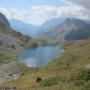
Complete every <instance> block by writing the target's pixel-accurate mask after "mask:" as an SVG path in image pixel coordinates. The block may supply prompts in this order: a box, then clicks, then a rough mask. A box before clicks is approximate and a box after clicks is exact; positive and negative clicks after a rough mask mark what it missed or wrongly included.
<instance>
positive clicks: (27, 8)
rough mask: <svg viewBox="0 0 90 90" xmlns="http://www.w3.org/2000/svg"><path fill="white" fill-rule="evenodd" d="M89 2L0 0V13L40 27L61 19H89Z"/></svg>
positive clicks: (77, 0) (69, 0)
mask: <svg viewBox="0 0 90 90" xmlns="http://www.w3.org/2000/svg"><path fill="white" fill-rule="evenodd" d="M89 9H90V0H0V12H2V13H4V14H5V15H6V16H7V18H8V19H19V20H22V21H24V22H27V23H30V24H34V25H41V24H42V23H44V22H45V21H47V20H50V19H53V18H62V17H77V18H80V19H90V10H89Z"/></svg>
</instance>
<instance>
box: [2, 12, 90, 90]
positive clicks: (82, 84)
mask: <svg viewBox="0 0 90 90" xmlns="http://www.w3.org/2000/svg"><path fill="white" fill-rule="evenodd" d="M12 22H13V23H12ZM11 23H12V26H13V27H12V26H11ZM11 23H9V21H8V19H7V18H6V17H5V15H3V14H2V13H0V90H3V88H13V87H15V88H16V90H89V89H90V23H89V22H87V21H85V20H80V19H77V18H66V19H65V20H61V21H60V19H56V20H55V19H54V20H50V21H48V22H46V23H45V24H43V25H42V26H41V27H39V28H38V29H39V31H38V30H36V28H37V27H35V26H32V25H31V26H30V25H27V24H26V23H23V22H21V21H18V20H16V21H15V20H14V21H11ZM15 23H16V26H17V27H16V26H15V27H14V25H15ZM19 24H20V27H19ZM24 25H25V26H24ZM22 26H23V27H22ZM26 27H27V28H26ZM31 27H32V28H31ZM17 28H20V31H19V29H17ZM30 28H31V29H32V30H35V31H34V34H33V33H32V31H31V32H28V34H27V33H25V32H23V30H24V31H25V29H27V30H28V31H29V30H30ZM15 29H17V30H15ZM21 29H22V31H21ZM37 31H38V33H36V32H37ZM35 33H36V34H37V35H36V34H35ZM30 35H31V36H30ZM32 35H35V38H33V37H32ZM25 51H26V52H25ZM18 59H20V60H18ZM25 62H26V63H25Z"/></svg>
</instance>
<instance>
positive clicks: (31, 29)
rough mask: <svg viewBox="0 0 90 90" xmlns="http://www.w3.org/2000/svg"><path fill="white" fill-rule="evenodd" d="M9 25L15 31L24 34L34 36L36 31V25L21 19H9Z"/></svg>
mask: <svg viewBox="0 0 90 90" xmlns="http://www.w3.org/2000/svg"><path fill="white" fill-rule="evenodd" d="M9 22H10V24H11V27H12V28H14V29H15V30H16V31H18V32H21V33H23V34H25V35H29V36H31V37H35V33H36V31H37V28H38V27H37V26H34V25H31V24H27V23H25V22H23V21H20V20H16V19H11V20H9Z"/></svg>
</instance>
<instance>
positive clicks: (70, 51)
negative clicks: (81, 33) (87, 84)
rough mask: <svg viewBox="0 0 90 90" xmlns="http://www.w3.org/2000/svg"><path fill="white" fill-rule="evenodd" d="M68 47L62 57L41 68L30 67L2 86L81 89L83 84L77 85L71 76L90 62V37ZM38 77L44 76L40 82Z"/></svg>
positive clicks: (35, 89)
mask: <svg viewBox="0 0 90 90" xmlns="http://www.w3.org/2000/svg"><path fill="white" fill-rule="evenodd" d="M66 47H67V49H66V53H65V54H64V55H63V56H62V57H60V58H58V59H57V60H55V61H53V62H51V63H49V64H48V65H46V66H45V67H42V68H40V69H28V70H27V71H26V72H24V73H23V75H22V76H21V77H20V78H19V79H18V80H14V81H11V82H8V83H7V82H6V83H4V84H2V85H1V86H0V87H6V86H8V87H13V86H14V87H17V88H18V90H81V89H80V88H81V86H76V85H75V84H74V82H73V81H71V77H72V76H73V75H75V74H76V73H77V72H79V71H80V70H82V69H85V68H86V66H87V65H89V64H90V39H89V40H83V41H76V42H72V43H69V44H67V45H66ZM37 77H41V78H42V81H41V82H40V83H37V82H36V79H37ZM89 89H90V88H89ZM89 89H86V90H89Z"/></svg>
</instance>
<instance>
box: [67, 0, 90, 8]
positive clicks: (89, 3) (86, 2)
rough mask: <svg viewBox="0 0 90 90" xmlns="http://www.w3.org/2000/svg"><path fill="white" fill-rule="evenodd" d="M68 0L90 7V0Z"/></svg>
mask: <svg viewBox="0 0 90 90" xmlns="http://www.w3.org/2000/svg"><path fill="white" fill-rule="evenodd" d="M66 1H70V2H73V3H76V4H78V5H81V6H84V7H85V8H87V9H90V0H66Z"/></svg>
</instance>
